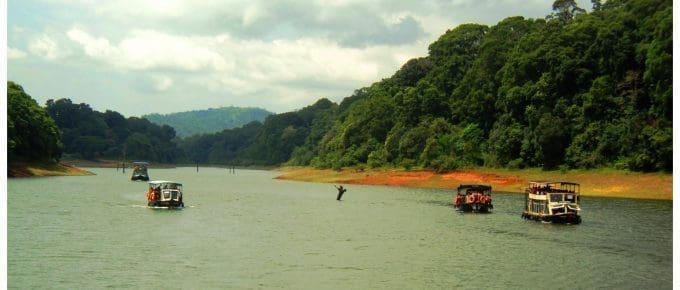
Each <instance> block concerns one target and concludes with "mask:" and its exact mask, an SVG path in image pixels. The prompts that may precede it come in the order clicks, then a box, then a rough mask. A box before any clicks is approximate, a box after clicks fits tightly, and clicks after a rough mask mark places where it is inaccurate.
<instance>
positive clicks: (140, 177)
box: [130, 162, 149, 181]
mask: <svg viewBox="0 0 680 290" xmlns="http://www.w3.org/2000/svg"><path fill="white" fill-rule="evenodd" d="M148 168H149V163H147V162H132V177H131V178H130V180H132V181H149V170H148Z"/></svg>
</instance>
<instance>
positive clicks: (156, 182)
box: [149, 180, 182, 185]
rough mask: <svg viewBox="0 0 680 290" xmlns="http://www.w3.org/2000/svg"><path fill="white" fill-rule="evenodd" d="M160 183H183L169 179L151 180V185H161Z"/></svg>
mask: <svg viewBox="0 0 680 290" xmlns="http://www.w3.org/2000/svg"><path fill="white" fill-rule="evenodd" d="M160 184H177V185H182V184H181V183H179V182H174V181H168V180H152V181H149V185H160Z"/></svg>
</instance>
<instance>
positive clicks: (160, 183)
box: [146, 180, 184, 208]
mask: <svg viewBox="0 0 680 290" xmlns="http://www.w3.org/2000/svg"><path fill="white" fill-rule="evenodd" d="M146 200H147V205H148V206H150V207H160V208H183V207H184V201H183V193H182V184H181V183H178V182H174V181H167V180H154V181H149V190H148V191H147V192H146Z"/></svg>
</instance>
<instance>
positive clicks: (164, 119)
mask: <svg viewBox="0 0 680 290" xmlns="http://www.w3.org/2000/svg"><path fill="white" fill-rule="evenodd" d="M271 114H273V113H271V112H269V111H267V110H264V109H260V108H239V107H221V108H217V109H212V108H211V109H207V110H197V111H188V112H180V113H172V114H162V115H161V114H149V115H144V116H142V118H146V119H147V120H149V121H151V122H154V123H156V124H158V125H169V126H171V127H173V128H175V131H176V133H177V136H178V137H188V136H192V135H196V134H205V133H215V132H220V131H222V130H224V129H231V128H236V127H241V126H243V125H245V124H248V123H250V122H252V121H260V122H262V121H264V119H265V118H266V117H267V116H269V115H271Z"/></svg>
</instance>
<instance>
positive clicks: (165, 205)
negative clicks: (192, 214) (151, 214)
mask: <svg viewBox="0 0 680 290" xmlns="http://www.w3.org/2000/svg"><path fill="white" fill-rule="evenodd" d="M147 205H148V206H149V207H163V208H183V207H184V202H181V201H175V200H168V201H149V202H148V203H147Z"/></svg>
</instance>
